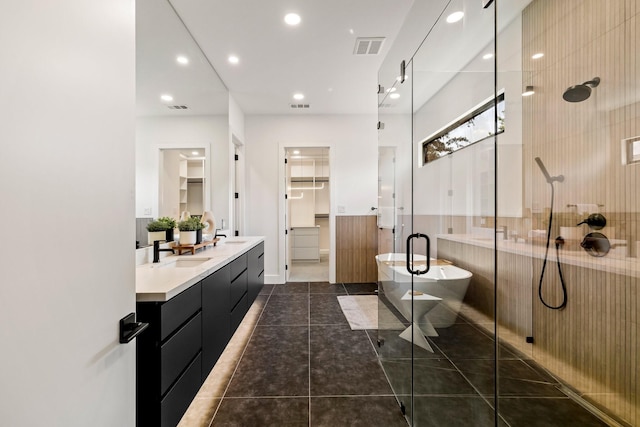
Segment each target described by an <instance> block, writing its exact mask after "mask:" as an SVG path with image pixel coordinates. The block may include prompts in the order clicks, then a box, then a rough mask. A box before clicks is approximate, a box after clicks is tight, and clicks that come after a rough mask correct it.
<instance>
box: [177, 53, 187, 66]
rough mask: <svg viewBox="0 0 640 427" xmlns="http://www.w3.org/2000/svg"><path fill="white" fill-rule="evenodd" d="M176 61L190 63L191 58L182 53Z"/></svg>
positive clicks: (183, 63)
mask: <svg viewBox="0 0 640 427" xmlns="http://www.w3.org/2000/svg"><path fill="white" fill-rule="evenodd" d="M176 61H177V62H178V64H182V65H187V64H188V63H189V58H187V57H186V56H182V55H181V56H178V57H177V58H176Z"/></svg>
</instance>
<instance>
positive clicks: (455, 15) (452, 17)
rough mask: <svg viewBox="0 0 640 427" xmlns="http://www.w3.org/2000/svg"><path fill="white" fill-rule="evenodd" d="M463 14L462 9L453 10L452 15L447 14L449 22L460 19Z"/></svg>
mask: <svg viewBox="0 0 640 427" xmlns="http://www.w3.org/2000/svg"><path fill="white" fill-rule="evenodd" d="M463 16H464V12H462V11H461V10H459V11H457V12H453V13H452V14H451V15H449V16H447V22H448V23H449V24H453V23H454V22H458V21H459V20H461V19H462V17H463Z"/></svg>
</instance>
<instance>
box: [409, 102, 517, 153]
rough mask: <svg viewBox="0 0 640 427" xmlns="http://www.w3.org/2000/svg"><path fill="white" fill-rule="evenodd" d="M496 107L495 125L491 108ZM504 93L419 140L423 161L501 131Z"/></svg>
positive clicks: (502, 126) (493, 109) (502, 127)
mask: <svg viewBox="0 0 640 427" xmlns="http://www.w3.org/2000/svg"><path fill="white" fill-rule="evenodd" d="M496 107H497V108H498V129H497V130H496V129H495V125H494V122H495V111H496ZM504 110H505V101H504V93H502V94H500V95H498V97H497V98H496V99H495V100H493V99H491V100H490V101H488V102H486V103H483V104H482V105H481V106H479V107H478V108H475V109H473V110H472V111H471V113H469V114H465V115H464V116H462V117H461V118H459V119H457V120H455V121H454V122H453V123H452V124H450V125H448V126H447V127H445V128H444V129H442V130H441V131H439V132H437V133H436V134H435V135H433V136H431V137H429V138H428V139H427V140H426V141H424V142H423V143H422V163H423V165H425V164H427V163H429V162H432V161H434V160H436V159H439V158H440V157H444V156H446V155H447V154H451V153H453V152H455V151H458V150H460V149H462V148H464V147H467V146H469V145H471V144H475V143H476V142H480V141H483V140H485V139H487V138H490V137H492V136H494V135H496V134H500V133H502V132H504Z"/></svg>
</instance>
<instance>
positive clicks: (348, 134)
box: [245, 115, 378, 282]
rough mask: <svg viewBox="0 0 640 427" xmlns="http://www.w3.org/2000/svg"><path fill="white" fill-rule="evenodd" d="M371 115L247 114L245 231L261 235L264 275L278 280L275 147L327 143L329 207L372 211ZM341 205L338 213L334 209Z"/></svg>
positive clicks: (374, 157)
mask: <svg viewBox="0 0 640 427" xmlns="http://www.w3.org/2000/svg"><path fill="white" fill-rule="evenodd" d="M376 122H377V117H376V115H340V116H338V115H304V116H246V122H245V132H246V141H245V142H246V159H247V162H246V168H247V171H246V176H247V199H246V200H247V233H246V234H248V235H262V236H265V237H266V238H265V280H266V281H267V282H269V281H271V282H273V281H276V280H279V278H281V277H284V276H283V275H284V272H283V271H280V270H279V265H280V264H282V262H280V261H279V256H280V255H279V254H280V252H281V251H280V249H281V248H280V247H279V245H280V243H279V241H280V236H279V235H278V226H279V217H280V215H282V216H284V214H283V213H282V212H280V211H279V209H278V206H279V194H278V189H279V185H280V184H281V183H279V182H278V179H279V178H278V170H279V160H278V159H279V155H280V154H281V153H279V146H281V145H284V146H289V147H302V146H317V147H323V146H331V148H330V150H331V156H332V157H331V168H332V171H334V172H335V174H334V175H332V176H331V187H332V189H333V190H332V191H333V194H334V200H333V201H332V203H333V202H335V203H333V206H332V210H333V211H334V212H336V215H371V214H372V212H371V207H372V206H377V197H378V193H377V192H378V190H377V181H378V149H377V147H378V140H377V134H376ZM338 207H344V212H343V213H337V209H338Z"/></svg>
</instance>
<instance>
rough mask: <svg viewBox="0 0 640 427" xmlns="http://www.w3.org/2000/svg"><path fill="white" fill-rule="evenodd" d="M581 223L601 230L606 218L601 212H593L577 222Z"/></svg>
mask: <svg viewBox="0 0 640 427" xmlns="http://www.w3.org/2000/svg"><path fill="white" fill-rule="evenodd" d="M582 224H587V225H588V226H589V228H590V229H592V230H602V229H603V228H604V227H605V225H607V219H606V218H605V217H604V215H602V214H599V213H594V214H591V215H589V217H587V219H585V220H584V221H582V222H579V223H578V225H582Z"/></svg>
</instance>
